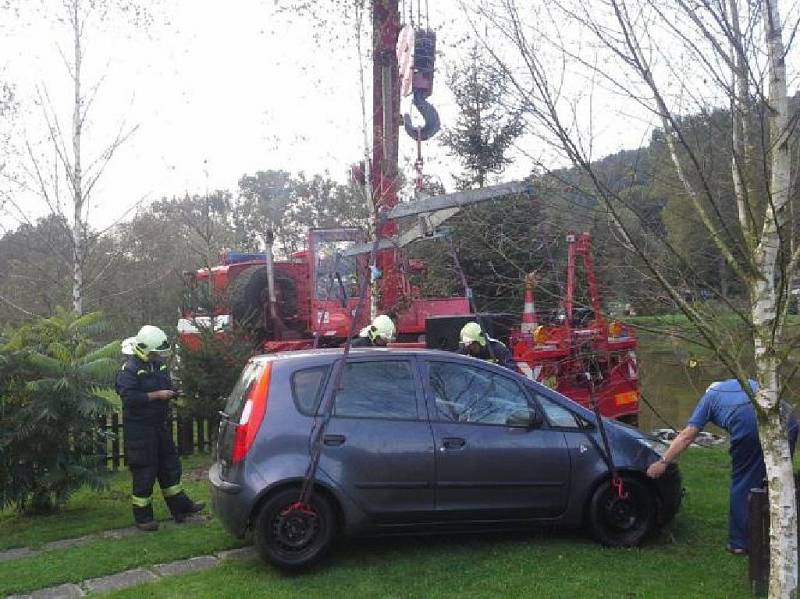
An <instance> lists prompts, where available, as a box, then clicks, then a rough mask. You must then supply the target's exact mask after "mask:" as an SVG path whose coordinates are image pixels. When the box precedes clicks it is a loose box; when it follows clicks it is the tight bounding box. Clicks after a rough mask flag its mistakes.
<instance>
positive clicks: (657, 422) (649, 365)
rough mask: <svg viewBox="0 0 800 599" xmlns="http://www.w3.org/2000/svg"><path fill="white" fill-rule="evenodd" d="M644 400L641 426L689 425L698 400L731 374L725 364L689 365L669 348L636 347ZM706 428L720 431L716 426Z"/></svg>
mask: <svg viewBox="0 0 800 599" xmlns="http://www.w3.org/2000/svg"><path fill="white" fill-rule="evenodd" d="M637 355H638V357H639V379H640V382H641V393H642V400H641V402H640V412H639V428H640V429H642V430H645V431H652V430H653V429H657V428H672V427H677V429H678V430H680V429H682V428H683V427H684V426H686V421H687V420H688V419H689V416H691V414H692V411H693V410H694V407H695V406H696V405H697V401H698V400H699V399H700V397H701V396H702V395H703V393H705V391H706V389H707V388H708V386H709V385H710V384H711V383H713V382H714V381H718V380H722V379H726V378H730V375H729V374H727V372H726V370H725V368H724V367H721V366H717V365H716V364H703V363H700V364H698V365H697V366H696V367H694V368H689V366H688V365H687V364H686V362H685V361H683V360H681V359H680V358H679V357H678V356H676V355H675V354H674V353H672V352H669V351H661V352H648V351H642V350H641V349H640V350H639V351H637ZM648 404H649V405H648ZM707 430H709V431H710V432H714V433H719V432H721V431H719V430H718V429H716V427H709V428H708V429H707Z"/></svg>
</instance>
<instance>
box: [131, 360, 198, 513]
mask: <svg viewBox="0 0 800 599" xmlns="http://www.w3.org/2000/svg"><path fill="white" fill-rule="evenodd" d="M116 388H117V393H119V395H120V397H121V398H122V423H123V428H124V431H125V459H126V460H127V462H128V467H129V468H130V470H131V475H132V477H133V496H132V502H133V515H134V518H135V520H136V522H137V523H143V522H149V521H150V520H152V519H153V501H152V495H153V485H154V484H155V482H156V479H158V483H159V485H160V486H161V492H162V493H163V495H164V499H165V500H166V502H167V506H168V507H169V509H170V512H171V513H172V515H173V517H175V519H176V520H182V519H183V517H185V515H186V514H187V513H189V512H190V511H192V510H191V507H192V506H193V505H194V504H193V502H192V501H191V500H190V499H189V498H188V497H187V496H186V494H185V493H184V492H183V487H182V486H181V462H180V460H179V459H178V452H177V450H176V449H175V443H174V441H173V440H172V431H171V430H170V427H169V424H168V421H169V417H170V405H169V401H165V400H161V399H153V400H151V399H148V397H147V393H148V392H150V391H159V390H162V389H172V381H171V380H170V376H169V371H168V369H167V365H166V364H163V363H160V362H155V361H148V362H145V361H143V360H140V359H139V358H137V357H135V356H131V357H129V358H128V360H127V362H125V364H124V365H123V366H122V369H121V370H120V371H119V372H118V373H117V381H116Z"/></svg>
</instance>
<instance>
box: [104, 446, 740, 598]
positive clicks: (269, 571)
mask: <svg viewBox="0 0 800 599" xmlns="http://www.w3.org/2000/svg"><path fill="white" fill-rule="evenodd" d="M682 462H683V463H682V469H683V471H684V476H685V484H686V487H687V495H686V498H685V503H684V507H683V509H682V511H681V512H680V513H679V515H678V518H677V520H676V521H675V522H674V523H673V524H672V525H671V526H670V527H669V528H668V529H667V530H666V531H664V532H663V533H662V534H661V535H659V536H658V537H657V538H655V539H653V540H652V541H650V542H649V543H648V544H647V545H646V546H644V547H642V548H640V549H627V550H612V549H606V548H603V547H601V546H599V545H596V544H595V543H593V542H591V541H589V540H587V539H586V538H585V537H584V536H582V535H581V534H579V533H565V532H561V533H552V532H538V533H531V534H521V533H520V534H498V535H483V536H481V535H460V536H448V537H430V538H429V537H403V538H383V539H368V540H353V541H347V542H342V543H340V544H339V545H338V546H337V547H335V548H334V550H333V552H332V554H331V555H330V556H329V559H328V560H327V561H326V562H325V563H324V564H323V565H322V566H321V567H320V568H319V569H317V570H316V571H313V572H311V573H307V574H304V575H294V576H288V575H284V574H282V573H280V572H279V571H278V570H276V569H275V568H272V567H270V566H266V565H264V564H262V563H261V562H260V561H257V560H253V561H247V562H241V561H231V562H226V563H224V564H222V565H220V566H218V567H216V568H214V569H212V570H208V571H205V572H198V573H193V574H187V575H182V576H176V577H170V578H166V579H163V580H161V581H159V582H156V583H152V584H148V585H144V586H141V587H136V588H133V589H129V590H127V591H120V592H117V593H114V594H112V595H110V596H111V597H115V598H120V597H131V598H133V597H135V598H139V597H176V598H177V597H187V596H191V597H193V599H202V598H212V597H213V598H217V597H222V598H224V597H232V598H234V597H235V598H237V599H238V598H240V597H259V596H263V597H269V598H271V599H280V598H287V597H303V599H314V598H320V599H322V598H329V597H334V598H335V597H343V598H346V599H356V598H360V597H364V598H370V599H372V598H376V597H392V598H394V597H398V598H399V597H419V598H438V597H442V598H444V597H447V598H449V597H453V596H459V597H475V598H477V597H503V598H506V597H570V596H573V597H648V598H649V597H669V598H670V599H672V598H674V597H749V596H750V595H749V592H748V586H747V579H746V573H747V561H746V559H744V558H741V557H734V556H731V555H729V554H728V553H726V552H725V551H724V549H723V548H724V546H725V542H726V536H727V509H728V494H727V486H728V482H729V472H728V457H727V454H726V452H725V451H724V450H723V449H719V448H716V449H693V450H690V451H689V452H687V453H686V454H685V455H684V457H683V460H682ZM220 534H221V535H223V536H224V533H220Z"/></svg>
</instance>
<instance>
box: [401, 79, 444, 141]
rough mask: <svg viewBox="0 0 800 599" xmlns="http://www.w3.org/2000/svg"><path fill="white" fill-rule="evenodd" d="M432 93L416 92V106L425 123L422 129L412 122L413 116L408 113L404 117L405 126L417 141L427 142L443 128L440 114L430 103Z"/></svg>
mask: <svg viewBox="0 0 800 599" xmlns="http://www.w3.org/2000/svg"><path fill="white" fill-rule="evenodd" d="M429 94H430V92H428V93H425V92H424V91H415V92H414V106H416V108H417V110H418V111H419V113H420V114H421V115H422V118H423V120H424V122H425V124H424V125H422V127H415V126H414V124H413V123H412V122H411V115H410V114H408V113H406V114H404V115H403V126H404V127H405V129H406V133H408V134H409V135H410V136H411V137H412V138H413V139H414V140H415V141H427V140H429V139H430V138H431V137H433V136H434V135H436V133H437V132H438V131H439V129H440V128H441V121H440V120H439V113H438V112H437V111H436V108H434V106H433V104H431V103H430V102H428V99H427V96H428V95H429Z"/></svg>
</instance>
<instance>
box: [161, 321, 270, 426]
mask: <svg viewBox="0 0 800 599" xmlns="http://www.w3.org/2000/svg"><path fill="white" fill-rule="evenodd" d="M198 328H199V330H200V332H199V334H198V336H197V337H196V338H195V339H194V340H193V341H194V342H192V343H191V344H190V345H187V344H186V343H181V344H179V345H178V356H177V357H178V360H177V364H176V368H175V370H176V382H179V384H180V389H181V396H182V397H181V404H180V408H179V410H180V415H181V416H187V417H194V418H214V419H215V418H217V413H218V412H219V411H220V410H221V409H222V408H223V407H224V406H225V400H226V399H227V397H228V395H229V394H230V392H231V389H232V388H233V386H234V384H235V383H236V381H237V380H238V378H239V374H240V373H241V371H242V368H243V367H244V365H245V363H246V362H247V360H248V358H250V356H252V355H253V354H254V353H255V343H254V342H253V340H252V338H251V337H250V336H249V335H248V334H247V333H246V332H245V331H243V330H241V329H231V330H226V331H225V332H224V333H222V334H220V333H219V332H217V333H214V332H212V331H211V330H209V329H208V328H206V327H202V326H199V325H198ZM212 433H213V430H212Z"/></svg>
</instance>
